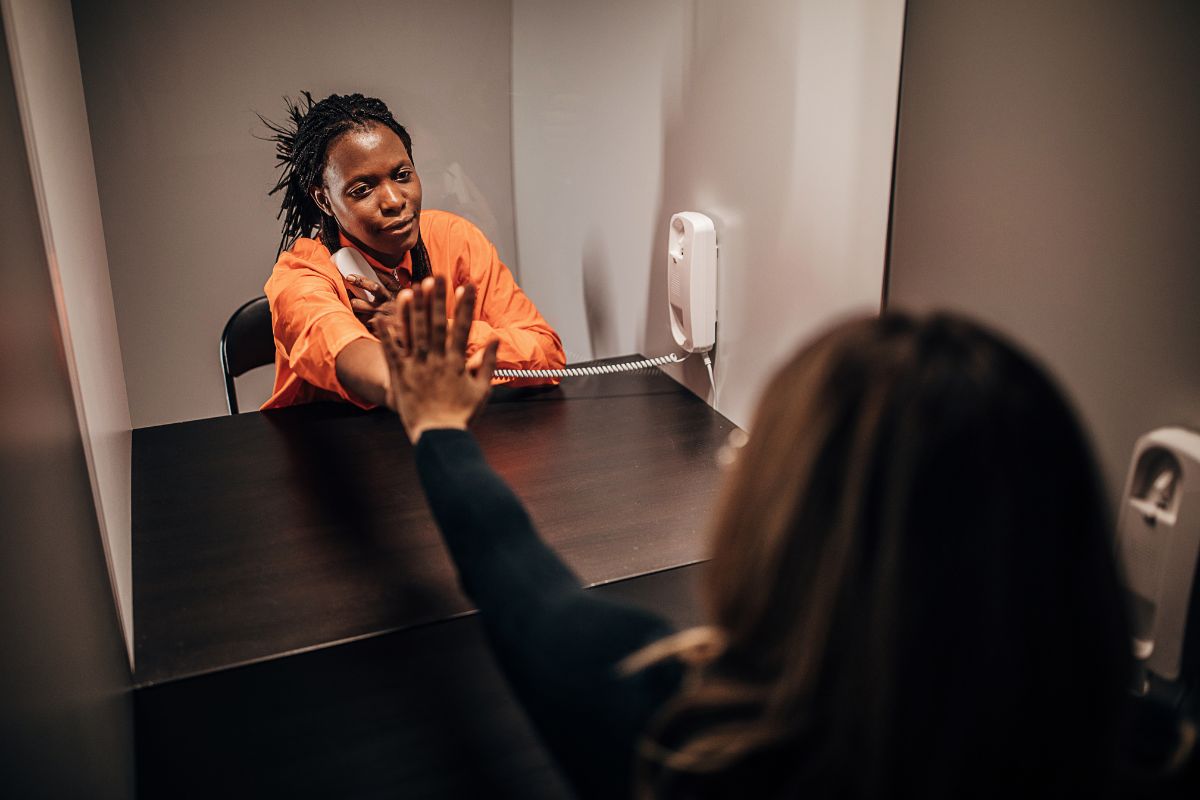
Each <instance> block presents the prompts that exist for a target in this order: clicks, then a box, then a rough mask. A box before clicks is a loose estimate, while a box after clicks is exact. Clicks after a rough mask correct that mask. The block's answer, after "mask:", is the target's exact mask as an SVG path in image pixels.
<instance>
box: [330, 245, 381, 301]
mask: <svg viewBox="0 0 1200 800" xmlns="http://www.w3.org/2000/svg"><path fill="white" fill-rule="evenodd" d="M333 263H334V264H337V268H338V272H340V273H342V276H343V277H347V276H350V275H357V276H358V277H360V278H363V279H364V280H368V281H371V282H372V283H379V277H378V276H377V275H376V274H375V270H373V269H371V265H370V264H368V263H367V260H366V259H365V258H363V254H362V253H360V252H358V251H357V250H355V249H354V248H353V247H343V248H342V249H340V250H338V251H337V252H336V253H334V254H333ZM346 290H347V291H349V292H350V294H352V295H354V296H355V297H357V298H358V299H359V300H366V301H367V302H369V303H374V302H375V294H374V293H373V292H369V291H367V290H366V289H364V288H362V287H361V286H351V285H350V284H346Z"/></svg>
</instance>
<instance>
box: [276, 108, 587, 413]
mask: <svg viewBox="0 0 1200 800" xmlns="http://www.w3.org/2000/svg"><path fill="white" fill-rule="evenodd" d="M288 112H289V119H288V122H287V123H284V124H282V125H275V124H272V123H267V124H268V125H269V126H270V127H271V130H272V131H273V134H274V135H273V136H272V140H273V141H274V142H275V143H276V152H277V158H278V161H279V164H280V165H281V167H282V168H283V173H282V175H281V176H280V178H279V181H278V183H277V184H276V185H275V188H274V189H272V191H271V194H275V193H276V192H283V203H282V206H281V208H280V212H279V215H280V217H282V218H283V220H284V224H283V236H282V239H281V240H280V246H279V258H278V261H277V262H276V263H275V268H274V269H273V270H272V272H271V277H270V279H268V280H267V284H266V287H265V291H266V295H267V298H268V300H269V301H270V304H271V318H272V325H273V328H274V333H275V388H274V391H273V393H272V395H271V398H270V399H269V400H267V402H266V403H265V404H264V405H263V408H264V409H267V408H279V407H281V406H289V405H295V404H297V403H307V402H312V401H314V400H335V399H341V400H346V401H349V402H351V403H354V404H356V405H359V406H361V407H363V408H369V407H371V406H375V405H381V404H382V403H383V402H384V397H385V394H386V391H387V386H388V371H387V362H386V361H385V359H384V355H383V349H382V346H381V345H380V343H379V340H378V339H377V338H376V337H375V335H374V334H373V333H372V331H371V330H369V329H368V326H369V325H370V322H371V317H372V316H373V315H374V314H376V313H386V312H385V311H382V310H380V305H381V304H382V302H383V301H384V300H386V299H388V298H390V297H391V296H392V295H393V294H394V293H395V292H397V291H399V290H401V289H403V288H405V287H407V286H408V285H409V284H411V283H412V282H413V281H420V280H422V279H423V278H425V277H427V276H441V277H443V278H445V283H446V286H447V291H449V292H453V291H455V289H456V288H457V287H459V286H463V285H465V284H468V283H470V284H474V285H475V286H476V288H477V291H478V301H477V304H476V310H475V312H474V316H473V319H472V322H471V327H470V335H469V342H468V352H469V353H471V354H474V353H477V352H480V351H481V349H482V348H483V347H484V346H485V345H486V344H487V343H488V342H489V341H490V340H492V339H496V340H498V341H499V350H498V354H497V356H498V361H499V364H500V366H502V367H507V368H510V369H557V368H560V367H562V366H563V364H564V362H565V360H566V359H565V357H564V354H563V349H562V342H561V341H560V340H559V338H558V334H557V333H555V332H554V329H553V328H551V327H550V325H549V324H548V323H547V322H546V320H545V319H544V318H543V317H542V315H541V314H540V313H538V310H537V308H536V307H535V306H534V304H533V302H532V301H530V300H529V298H528V297H526V296H525V294H524V293H523V292H522V291H521V289H520V287H518V286H517V284H516V282H515V281H514V280H513V277H512V274H511V273H510V272H509V271H508V268H507V267H505V266H504V264H503V263H501V261H500V258H499V256H498V255H497V253H496V248H495V246H494V245H493V244H492V243H491V242H490V241H488V239H487V237H485V236H484V235H483V233H482V232H480V231H479V229H478V228H476V227H475V226H474V225H472V224H471V223H470V222H468V221H467V220H465V219H463V218H461V217H458V216H456V215H454V214H450V213H448V212H445V211H434V210H427V211H422V210H421V180H420V178H419V177H418V176H417V173H416V170H415V168H414V167H413V161H412V140H411V138H410V137H409V135H408V132H407V131H406V130H405V129H404V127H403V126H401V125H400V124H399V123H398V122H396V120H395V118H394V117H393V116H392V114H391V112H390V111H389V110H388V108H387V106H386V105H385V104H384V103H383V102H382V101H380V100H377V99H375V98H370V97H363V96H362V95H360V94H352V95H330V96H329V97H327V98H325V99H324V100H321V101H320V102H315V103H314V102H313V99H312V96H311V95H309V94H308V93H307V92H306V93H305V95H304V100H303V105H301V103H300V102H297V103H289V105H288ZM342 247H353V248H354V249H356V250H357V251H358V252H359V253H361V254H362V255H363V257H364V259H365V260H366V262H367V263H368V264H369V265H370V266H371V267H372V268H373V270H374V272H375V274H376V277H377V279H378V280H377V281H375V282H372V281H359V282H358V283H357V284H354V285H355V286H358V287H360V288H364V289H367V290H369V291H370V292H372V294H373V295H374V296H375V302H369V301H367V300H363V299H359V298H357V297H353V296H352V295H351V293H350V291H349V287H348V286H347V280H351V281H353V279H344V278H343V277H342V275H341V273H340V272H339V271H338V269H337V267H336V266H335V265H334V263H333V261H332V255H331V254H332V253H333V252H336V251H337V250H338V249H340V248H342Z"/></svg>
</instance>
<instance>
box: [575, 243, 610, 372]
mask: <svg viewBox="0 0 1200 800" xmlns="http://www.w3.org/2000/svg"><path fill="white" fill-rule="evenodd" d="M605 233H606V232H605V231H603V230H601V229H599V228H592V229H590V230H589V231H588V232H587V235H586V236H585V237H584V240H583V254H582V257H581V259H580V268H581V272H582V273H583V310H584V314H586V315H587V331H588V346H589V347H591V352H592V353H593V354H596V353H611V352H614V351H616V350H617V349H618V348H619V347H620V343H619V342H618V341H617V337H616V333H615V331H614V330H613V324H612V320H613V316H614V314H615V308H614V307H613V297H612V292H611V291H610V290H609V288H608V287H609V276H610V275H611V274H612V265H611V264H610V263H609V256H608V247H607V246H606V245H605V244H604V237H605Z"/></svg>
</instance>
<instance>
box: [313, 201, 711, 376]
mask: <svg viewBox="0 0 1200 800" xmlns="http://www.w3.org/2000/svg"><path fill="white" fill-rule="evenodd" d="M333 263H334V264H336V265H337V268H338V271H339V272H341V273H342V275H343V276H345V277H348V276H350V275H356V276H358V277H360V278H363V279H365V280H369V281H372V282H374V281H377V280H378V279H377V277H376V276H375V273H374V270H372V269H371V266H370V265H369V264H368V263H367V260H366V259H365V258H363V256H362V254H361V253H359V252H358V251H357V250H355V249H354V248H353V247H343V248H341V249H340V250H338V251H337V252H336V253H334V254H333ZM347 288H348V289H349V291H350V293H351V294H352V295H354V296H355V297H358V298H360V299H365V300H367V301H370V302H374V300H375V298H374V295H373V294H372V293H371V292H369V291H367V290H366V289H364V288H362V287H358V286H347ZM667 310H668V312H669V314H670V320H671V335H672V336H673V337H674V339H675V343H676V344H678V345H679V346H680V347H681V348H683V349H684V350H685V351H687V352H686V353H685V354H684V355H682V356H680V355H677V354H675V353H671V354H669V355H665V356H659V357H657V358H648V359H645V360H642V361H631V362H626V363H622V364H603V365H597V366H591V367H567V368H565V369H498V370H496V372H495V375H496V377H497V378H574V377H580V376H584V375H608V374H611V373H617V372H633V371H636V370H639V369H645V368H647V367H660V366H662V365H664V364H678V363H680V362H681V361H683V360H684V359H686V358H687V357H688V355H690V354H692V353H701V354H702V355H703V357H704V363H705V364H706V365H707V366H708V375H709V380H710V381H712V380H713V374H712V360H711V359H710V358H709V356H708V351H709V350H711V349H712V348H713V345H714V344H716V338H717V229H716V226H715V225H714V224H713V221H712V220H711V219H709V218H708V217H707V216H705V215H704V214H701V213H699V212H696V211H681V212H680V213H678V214H675V215H674V216H672V217H671V226H670V228H669V229H668V232H667ZM714 388H715V383H714Z"/></svg>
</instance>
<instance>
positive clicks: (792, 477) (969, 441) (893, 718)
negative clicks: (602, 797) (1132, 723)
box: [640, 314, 1131, 798]
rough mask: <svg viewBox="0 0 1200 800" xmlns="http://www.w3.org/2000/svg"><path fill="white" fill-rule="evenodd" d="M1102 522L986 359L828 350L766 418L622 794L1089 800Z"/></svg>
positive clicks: (935, 343)
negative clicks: (703, 623) (673, 674)
mask: <svg viewBox="0 0 1200 800" xmlns="http://www.w3.org/2000/svg"><path fill="white" fill-rule="evenodd" d="M1105 508H1106V503H1105V499H1104V493H1103V489H1102V484H1101V482H1100V480H1099V477H1098V474H1097V470H1096V468H1095V464H1094V461H1093V458H1092V456H1091V453H1090V449H1089V447H1088V444H1087V441H1086V438H1085V436H1084V433H1083V431H1082V430H1081V428H1080V426H1079V424H1078V423H1077V422H1076V419H1075V415H1074V414H1073V413H1072V411H1071V409H1070V408H1069V407H1068V405H1067V403H1066V402H1065V401H1064V399H1063V397H1062V395H1061V394H1060V393H1059V391H1058V390H1057V389H1056V388H1055V386H1054V385H1053V384H1052V383H1051V381H1050V380H1049V379H1048V378H1047V376H1046V375H1045V373H1044V372H1043V371H1042V370H1041V369H1039V368H1038V367H1037V366H1036V365H1035V364H1034V363H1033V362H1032V361H1031V360H1030V359H1028V358H1027V357H1025V356H1024V355H1022V354H1021V353H1020V352H1019V351H1018V350H1017V349H1016V348H1014V347H1013V346H1011V345H1010V344H1008V343H1007V342H1005V341H1004V340H1002V339H1001V338H1000V337H998V336H996V335H994V334H992V333H990V332H988V331H986V330H984V329H982V328H980V327H979V326H977V325H975V324H973V323H970V322H967V321H964V320H962V319H959V318H955V317H952V316H945V315H938V316H933V317H929V318H927V319H916V318H913V317H910V316H906V315H902V314H887V315H884V316H883V317H880V318H873V319H866V320H858V321H852V322H848V323H845V324H842V325H840V326H838V327H837V328H835V329H834V330H832V331H831V332H829V333H827V334H826V335H825V336H823V337H822V338H820V339H819V340H818V341H816V342H815V343H814V344H812V345H811V346H809V347H807V348H805V349H804V350H803V351H802V352H800V353H799V354H798V355H796V356H795V357H794V358H793V359H792V360H791V361H789V362H788V363H787V364H785V365H784V366H783V368H782V369H780V370H779V372H778V373H777V374H776V375H775V376H774V378H773V380H771V382H770V384H769V385H768V387H767V389H766V391H765V393H764V395H763V399H762V401H761V403H760V406H759V408H758V411H757V414H756V415H755V418H754V422H753V425H752V426H751V434H750V438H749V442H748V443H747V444H746V446H745V447H744V449H743V450H742V452H741V454H740V456H739V459H738V464H737V466H736V467H735V472H734V474H733V475H732V476H731V480H730V482H729V484H728V485H727V487H726V492H725V495H724V498H723V501H722V507H721V510H720V512H719V514H718V517H717V523H716V531H715V538H714V542H713V552H712V561H711V563H710V565H709V568H708V572H707V582H706V585H705V587H704V595H705V598H706V600H707V603H708V605H709V613H710V619H711V620H712V623H713V624H712V626H711V627H710V628H707V629H702V630H700V631H692V632H688V633H686V634H685V635H683V636H681V638H680V642H681V644H680V645H679V646H678V647H676V648H675V652H676V653H677V654H679V655H683V656H685V657H686V658H687V659H689V660H690V661H692V662H693V663H697V664H698V666H696V667H695V668H694V669H693V672H692V675H691V678H690V682H689V684H688V685H687V686H686V687H685V689H684V691H682V692H681V693H680V695H679V696H678V697H677V698H676V699H675V700H673V701H672V702H671V703H670V704H669V705H668V706H667V707H666V708H665V710H664V711H663V712H662V713H661V714H660V717H659V719H658V721H657V723H656V724H655V726H654V727H653V728H652V731H651V734H650V735H649V736H648V737H647V739H646V741H645V743H644V748H643V753H642V756H641V759H640V787H641V789H642V791H643V793H644V794H645V796H651V797H662V798H666V797H689V798H691V797H727V796H728V797H732V796H745V797H764V798H766V797H782V796H833V795H836V796H838V797H847V798H867V797H871V798H886V797H901V796H904V797H908V796H911V797H921V798H950V797H960V796H974V797H978V796H1016V795H1020V796H1029V795H1030V794H1034V795H1041V794H1053V793H1055V792H1057V793H1060V794H1079V793H1083V794H1085V795H1086V794H1087V793H1088V791H1090V790H1094V791H1099V792H1100V793H1103V790H1104V789H1105V788H1106V786H1105V783H1104V780H1105V777H1106V776H1109V775H1111V774H1112V765H1113V764H1114V763H1115V756H1116V749H1117V741H1118V736H1119V724H1120V718H1121V716H1122V714H1123V709H1124V703H1125V697H1126V693H1127V692H1126V690H1127V689H1128V686H1129V681H1130V677H1131V657H1130V653H1129V641H1130V640H1129V637H1128V622H1127V619H1126V612H1125V608H1124V602H1123V599H1122V595H1121V592H1120V590H1119V585H1118V573H1117V568H1116V565H1115V560H1114V555H1113V545H1112V535H1111V528H1110V522H1109V519H1108V517H1107V514H1106V511H1105ZM698 634H699V635H698ZM668 645H669V642H668ZM668 649H670V647H668Z"/></svg>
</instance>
